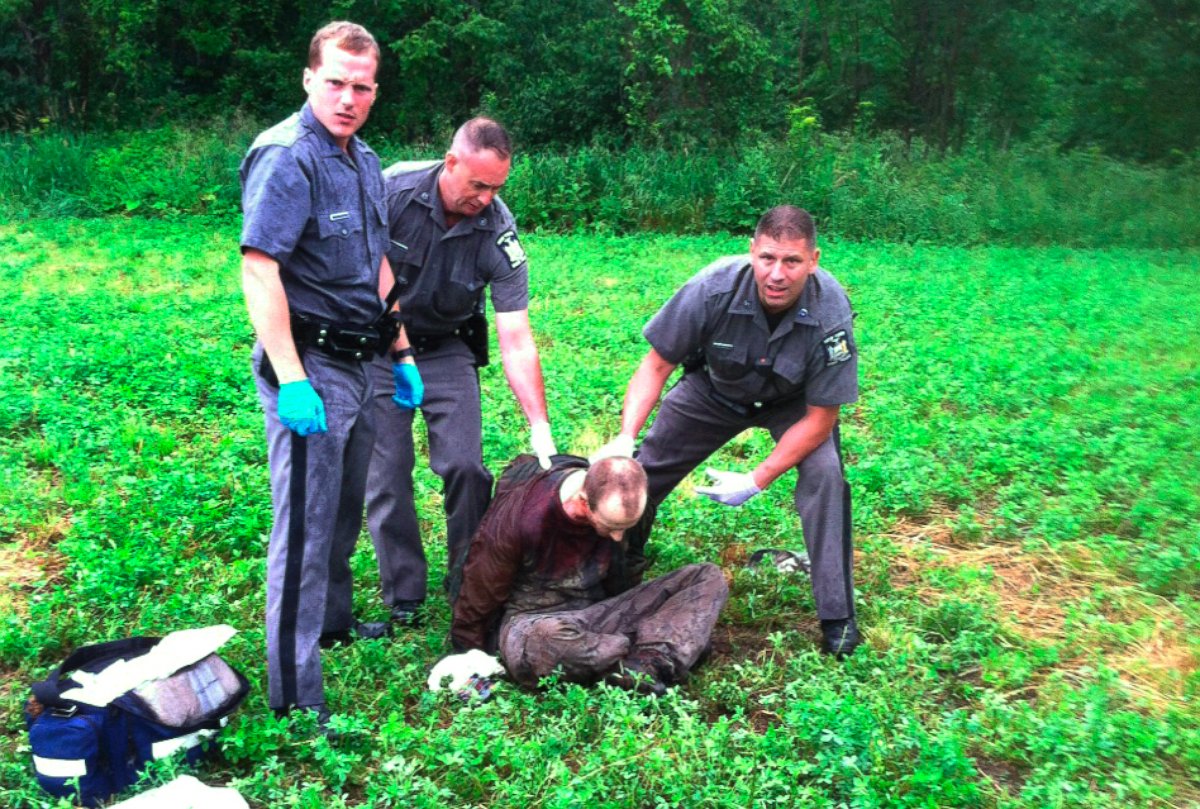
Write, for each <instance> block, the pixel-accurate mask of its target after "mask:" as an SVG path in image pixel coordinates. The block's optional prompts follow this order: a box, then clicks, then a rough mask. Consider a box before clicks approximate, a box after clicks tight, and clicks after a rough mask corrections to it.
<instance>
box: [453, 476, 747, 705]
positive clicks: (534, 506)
mask: <svg viewBox="0 0 1200 809" xmlns="http://www.w3.org/2000/svg"><path fill="white" fill-rule="evenodd" d="M553 460H554V463H553V465H552V466H551V468H550V469H549V470H542V469H541V467H540V466H539V464H538V459H537V458H536V457H534V456H533V455H520V456H518V457H517V458H516V459H515V460H514V461H513V462H512V463H511V464H509V466H508V468H506V469H505V470H504V473H503V474H502V475H501V477H500V480H499V482H498V484H497V487H496V497H495V499H494V500H493V501H492V504H491V506H489V508H488V510H487V513H486V514H485V515H484V518H483V522H482V523H481V524H480V526H479V530H478V531H476V533H475V536H474V538H473V539H472V541H471V545H470V548H469V550H468V551H467V558H466V562H465V565H464V569H463V577H462V586H461V589H460V590H459V592H458V595H457V598H456V599H455V601H454V619H453V623H452V624H451V629H450V635H451V640H452V642H453V644H454V647H455V650H456V651H459V652H463V651H467V650H470V649H482V650H484V651H487V652H489V653H495V652H497V651H498V652H499V654H500V656H501V658H502V659H503V661H504V665H505V668H506V669H507V670H508V673H509V675H510V676H511V677H512V678H513V679H514V680H516V681H517V682H518V683H521V684H522V685H526V686H530V687H534V686H536V685H537V684H538V681H539V680H540V679H541V678H543V677H546V676H547V675H549V674H551V673H553V672H555V671H559V672H560V673H561V675H562V677H563V678H564V679H565V680H568V681H570V682H583V683H591V682H595V681H597V680H601V679H603V680H605V681H606V682H608V683H609V684H611V685H615V686H618V687H621V688H627V689H630V690H635V691H638V692H640V693H646V694H655V695H659V694H662V693H663V692H664V691H665V690H666V687H667V685H670V684H673V683H678V682H680V681H681V680H683V679H684V678H685V677H686V676H687V674H688V672H689V671H691V669H692V667H693V666H695V665H696V662H697V661H698V660H699V659H700V658H701V656H702V655H703V654H704V652H705V651H706V649H707V648H708V645H709V638H710V636H711V635H712V630H713V626H714V625H715V624H716V622H717V616H718V614H719V613H720V611H721V608H722V607H723V606H724V605H725V601H726V599H727V598H728V597H729V588H728V586H727V585H726V584H725V579H724V577H723V576H722V575H721V570H720V568H718V567H717V566H716V565H712V564H697V565H688V566H686V567H683V568H680V569H679V570H676V571H674V572H672V573H668V574H667V575H665V576H662V577H660V578H657V579H654V580H653V581H649V582H645V583H644V584H640V585H638V586H637V587H634V588H632V589H628V590H625V591H624V592H618V591H617V590H616V589H615V587H614V582H616V581H618V580H624V577H623V576H620V575H617V567H618V565H614V564H613V562H614V560H615V559H617V558H619V556H620V554H619V543H620V542H621V541H622V537H623V536H624V533H625V531H626V529H628V528H629V527H630V526H632V525H634V524H635V523H637V521H638V520H639V519H640V518H641V516H642V512H643V511H644V510H645V507H646V474H645V472H644V471H643V470H642V467H641V465H640V464H639V463H637V461H634V460H631V459H629V458H608V459H605V460H602V461H599V462H597V463H596V464H594V465H592V466H591V467H589V466H588V464H587V462H586V461H584V460H583V459H582V458H575V457H573V456H569V455H556V456H554V459H553Z"/></svg>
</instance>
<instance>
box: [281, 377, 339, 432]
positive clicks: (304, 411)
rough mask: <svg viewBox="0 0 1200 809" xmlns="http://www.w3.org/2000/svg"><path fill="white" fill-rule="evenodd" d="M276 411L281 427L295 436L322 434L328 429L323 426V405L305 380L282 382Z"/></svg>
mask: <svg viewBox="0 0 1200 809" xmlns="http://www.w3.org/2000/svg"><path fill="white" fill-rule="evenodd" d="M277 410H278V412H279V420H280V421H281V422H283V426H284V427H287V428H288V429H289V430H291V431H292V432H294V433H295V434H296V435H299V436H305V435H312V434H313V433H323V432H325V431H326V430H327V429H328V428H327V427H326V426H325V403H324V402H322V401H321V397H320V396H318V395H317V392H316V391H315V390H313V386H312V383H311V382H309V381H308V380H307V379H300V380H297V381H295V382H284V383H283V384H282V385H280V386H279V401H278V402H277Z"/></svg>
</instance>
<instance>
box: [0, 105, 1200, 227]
mask: <svg viewBox="0 0 1200 809" xmlns="http://www.w3.org/2000/svg"><path fill="white" fill-rule="evenodd" d="M789 115H790V120H791V124H790V129H789V134H788V137H787V138H786V139H785V140H783V141H780V142H772V141H764V142H761V143H748V144H747V145H745V146H742V147H739V148H736V149H735V148H695V149H688V150H683V151H678V150H667V149H662V148H649V147H630V148H627V149H615V148H611V147H606V146H599V145H593V146H585V147H580V148H577V149H571V150H567V151H563V152H553V151H544V152H521V151H518V152H517V154H516V157H515V160H514V164H513V170H512V173H511V175H510V178H509V183H508V185H507V187H506V189H505V199H506V200H507V201H508V203H509V205H510V206H511V207H512V209H513V210H514V212H515V213H516V215H517V219H518V221H519V222H520V223H521V226H522V227H523V228H524V229H526V230H536V229H550V230H555V231H559V232H571V231H579V230H586V231H591V232H596V233H632V232H636V231H642V230H654V231H665V232H676V233H701V232H714V231H731V232H738V233H745V232H748V231H749V230H750V229H751V228H752V227H753V225H754V223H755V222H756V221H757V219H758V217H759V216H760V215H761V213H762V212H763V211H764V210H766V209H767V208H769V207H771V206H772V205H775V204H777V203H778V202H779V201H781V200H788V201H792V202H795V203H799V204H801V205H803V206H804V207H806V208H808V209H809V210H810V211H812V212H813V213H814V215H816V217H817V220H818V224H819V226H820V228H821V230H822V232H823V233H827V234H837V235H840V236H843V237H847V238H856V239H879V240H885V241H892V242H927V243H960V244H963V243H965V244H982V243H992V244H995V243H1008V244H1030V243H1032V244H1048V243H1059V244H1072V245H1080V246H1092V247H1105V246H1108V245H1129V246H1149V247H1170V246H1180V245H1194V244H1200V220H1198V219H1197V217H1195V216H1193V215H1191V212H1192V209H1193V205H1192V203H1193V200H1194V199H1196V198H1197V197H1200V160H1197V159H1190V160H1183V161H1180V162H1179V163H1177V164H1176V165H1173V166H1161V167H1147V166H1136V165H1132V164H1127V163H1120V162H1117V161H1115V160H1112V159H1110V158H1106V157H1103V156H1101V155H1099V154H1096V153H1095V152H1090V151H1083V152H1072V153H1066V154H1062V153H1058V152H1057V151H1055V150H1053V149H1051V148H1050V147H1047V146H1040V147H1035V146H1021V147H1019V148H1013V149H1009V150H1004V151H1001V150H994V149H989V148H984V147H978V146H974V145H970V146H968V147H965V148H964V149H962V150H961V151H959V152H957V153H953V154H944V155H937V154H930V155H926V156H922V155H921V154H920V151H921V150H920V148H919V145H910V144H905V143H904V142H903V141H902V140H900V139H899V138H898V137H896V136H894V135H889V134H887V133H884V134H878V135H871V134H859V135H845V136H835V135H829V134H826V133H823V132H821V130H820V121H819V119H818V117H817V115H816V110H815V109H814V108H813V107H812V106H811V105H810V104H807V103H805V104H800V105H797V106H795V107H793V108H792V110H791V111H790V113H789ZM864 116H869V112H864ZM259 128H260V127H259V126H258V125H255V124H253V123H251V122H249V121H245V120H241V119H234V120H232V121H229V122H227V123H226V124H225V125H224V126H223V127H222V128H220V129H216V128H208V129H200V130H196V131H189V130H184V129H180V128H174V127H170V128H161V129H152V130H149V131H146V132H141V133H136V134H132V133H131V134H127V135H115V134H114V135H72V134H68V133H64V132H59V131H53V130H51V131H46V132H42V133H39V134H35V135H7V136H5V135H0V211H4V212H5V213H7V214H9V215H11V216H29V215H35V216H36V215H71V214H75V215H90V214H97V213H122V214H132V215H136V216H151V217H163V216H175V215H179V214H198V213H202V214H221V215H230V214H235V213H236V212H237V210H238V208H239V188H238V179H237V166H238V164H239V162H240V160H241V157H242V155H243V154H244V152H245V149H246V147H247V146H248V145H249V144H250V142H251V141H252V140H253V138H254V136H255V135H256V134H257V132H258V130H259ZM366 134H367V138H368V140H369V141H370V142H371V143H372V144H373V146H374V148H375V149H376V151H377V152H379V153H380V155H381V156H382V158H383V160H384V162H385V164H386V163H390V162H392V161H393V160H400V159H414V158H426V159H427V158H431V157H436V156H438V155H440V154H441V148H444V146H442V147H434V146H422V145H420V144H396V143H389V142H387V141H376V140H375V139H374V138H373V136H372V134H371V133H370V132H368V133H366Z"/></svg>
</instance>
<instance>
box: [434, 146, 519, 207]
mask: <svg viewBox="0 0 1200 809" xmlns="http://www.w3.org/2000/svg"><path fill="white" fill-rule="evenodd" d="M511 166H512V159H511V158H507V159H506V158H501V157H500V156H499V155H498V154H496V153H495V152H494V151H492V150H491V149H481V150H479V151H478V152H469V151H466V150H465V149H464V150H462V151H456V150H451V151H449V152H447V153H446V166H445V168H443V169H442V174H441V176H440V177H439V178H438V191H440V192H441V195H442V206H443V207H444V208H445V209H446V211H447V212H448V213H453V214H458V215H459V216H474V215H475V214H477V213H479V212H480V211H482V210H483V209H484V208H486V207H487V206H488V203H490V202H491V201H492V199H493V198H494V197H495V196H496V194H498V193H500V189H501V188H503V187H504V183H505V182H507V181H508V170H509V168H510V167H511Z"/></svg>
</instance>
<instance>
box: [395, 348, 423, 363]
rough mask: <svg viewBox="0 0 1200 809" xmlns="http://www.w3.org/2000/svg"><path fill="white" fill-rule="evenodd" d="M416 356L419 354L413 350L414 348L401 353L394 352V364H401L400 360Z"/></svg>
mask: <svg viewBox="0 0 1200 809" xmlns="http://www.w3.org/2000/svg"><path fill="white" fill-rule="evenodd" d="M415 356H417V352H416V351H414V350H413V347H412V346H409V347H408V348H402V349H400V350H399V351H393V352H392V362H400V360H402V359H404V358H405V357H415Z"/></svg>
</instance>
